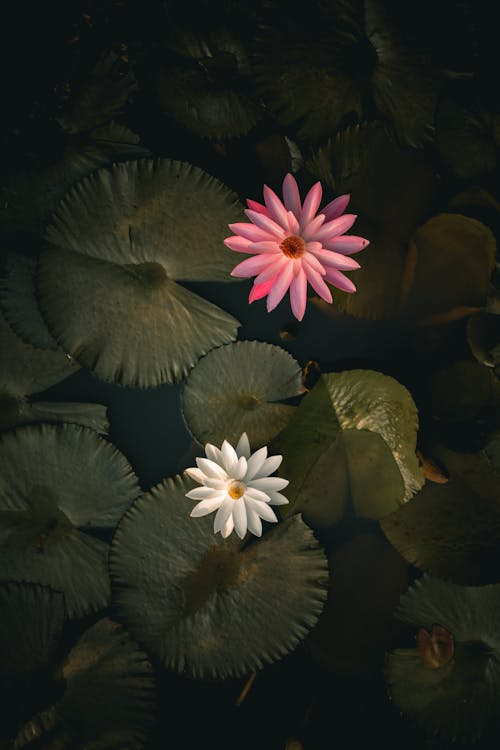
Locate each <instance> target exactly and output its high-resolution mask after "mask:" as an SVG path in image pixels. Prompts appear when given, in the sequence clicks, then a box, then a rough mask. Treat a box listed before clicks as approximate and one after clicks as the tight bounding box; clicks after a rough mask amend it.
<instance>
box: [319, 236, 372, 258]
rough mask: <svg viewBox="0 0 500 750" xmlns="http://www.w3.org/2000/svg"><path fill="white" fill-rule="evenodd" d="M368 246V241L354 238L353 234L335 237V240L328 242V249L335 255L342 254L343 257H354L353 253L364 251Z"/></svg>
mask: <svg viewBox="0 0 500 750" xmlns="http://www.w3.org/2000/svg"><path fill="white" fill-rule="evenodd" d="M369 244H370V240H365V238H364V237H356V235H354V234H344V235H342V236H341V237H335V239H333V240H332V241H331V242H329V243H328V245H329V247H328V249H329V250H335V252H336V253H342V254H343V255H354V253H359V251H360V250H364V249H365V247H367V246H368V245H369Z"/></svg>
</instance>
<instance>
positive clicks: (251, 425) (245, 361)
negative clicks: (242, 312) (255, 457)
mask: <svg viewBox="0 0 500 750" xmlns="http://www.w3.org/2000/svg"><path fill="white" fill-rule="evenodd" d="M303 391H304V386H303V385H302V371H301V369H300V367H299V365H298V364H297V362H296V361H295V360H294V359H293V357H292V356H291V355H290V354H288V352H286V351H285V350H284V349H281V348H280V347H279V346H273V345H271V344H264V343H261V342H259V341H238V342H236V343H235V344H227V345H226V346H221V347H219V348H218V349H214V350H212V351H211V352H209V353H208V354H207V355H206V356H205V357H203V359H201V360H200V361H199V362H198V364H196V365H195V366H194V368H193V369H192V370H191V372H190V373H189V376H188V378H187V380H186V383H185V386H184V416H185V418H186V422H187V424H188V427H189V429H190V430H191V432H192V433H193V435H194V436H195V437H196V439H197V440H198V441H199V442H200V443H202V444H203V443H206V442H210V443H216V444H220V443H222V441H223V440H228V441H229V442H230V443H236V442H237V441H238V439H239V437H240V435H241V433H242V432H246V433H247V434H248V436H249V439H250V441H251V443H252V445H255V446H259V445H264V444H266V443H268V442H269V441H270V440H271V439H272V438H273V437H275V435H277V433H278V432H280V431H281V430H282V429H283V428H284V427H285V425H286V424H287V423H288V421H289V419H290V417H291V416H292V414H293V411H294V408H295V407H293V406H291V405H290V404H284V403H280V402H282V401H285V400H286V399H288V398H292V397H293V396H298V395H299V394H300V393H303Z"/></svg>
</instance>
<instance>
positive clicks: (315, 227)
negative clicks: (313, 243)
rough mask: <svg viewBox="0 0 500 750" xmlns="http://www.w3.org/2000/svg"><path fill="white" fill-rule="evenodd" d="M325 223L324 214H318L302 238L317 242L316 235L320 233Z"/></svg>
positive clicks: (305, 229)
mask: <svg viewBox="0 0 500 750" xmlns="http://www.w3.org/2000/svg"><path fill="white" fill-rule="evenodd" d="M324 221H325V216H324V214H318V215H317V216H315V217H314V219H313V220H312V221H310V222H309V224H308V225H307V226H306V227H305V228H304V230H303V231H302V237H303V238H304V239H305V240H315V239H316V235H317V233H318V231H319V228H320V227H321V225H322V224H323V222H324Z"/></svg>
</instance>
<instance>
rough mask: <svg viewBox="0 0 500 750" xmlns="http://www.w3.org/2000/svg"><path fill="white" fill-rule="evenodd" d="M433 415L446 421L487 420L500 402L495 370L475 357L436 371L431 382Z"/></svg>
mask: <svg viewBox="0 0 500 750" xmlns="http://www.w3.org/2000/svg"><path fill="white" fill-rule="evenodd" d="M429 396H430V399H429V400H430V404H429V406H430V409H431V412H432V415H433V416H434V417H436V418H437V419H439V420H442V421H446V422H451V423H453V422H467V421H471V420H476V419H480V420H484V419H485V418H487V417H488V413H490V412H491V411H493V409H494V408H495V402H496V403H498V404H500V386H499V384H498V382H497V381H496V379H495V377H494V375H493V373H492V371H491V370H490V369H489V368H487V367H485V366H484V365H481V364H479V362H476V361H475V360H466V359H464V360H459V361H457V362H453V364H451V365H449V366H447V367H443V368H441V369H440V370H438V371H437V372H436V374H435V375H434V377H433V378H432V380H431V382H430V393H429Z"/></svg>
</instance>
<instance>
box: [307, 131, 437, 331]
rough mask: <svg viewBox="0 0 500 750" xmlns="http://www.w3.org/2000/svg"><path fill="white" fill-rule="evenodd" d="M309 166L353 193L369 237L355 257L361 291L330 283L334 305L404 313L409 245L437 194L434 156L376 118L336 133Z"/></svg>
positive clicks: (361, 230) (360, 225)
mask: <svg viewBox="0 0 500 750" xmlns="http://www.w3.org/2000/svg"><path fill="white" fill-rule="evenodd" d="M306 168H307V169H308V171H309V172H311V173H312V174H313V175H314V176H316V177H317V178H318V179H320V180H321V181H322V182H326V184H327V185H329V186H330V187H331V188H332V189H333V190H334V191H335V193H336V194H344V193H350V194H351V202H350V204H349V211H352V212H353V213H355V214H357V215H358V219H356V224H355V231H356V234H358V235H360V236H361V237H366V238H367V239H368V240H369V241H370V244H369V245H368V246H367V248H366V249H365V250H363V252H362V253H361V254H360V255H359V258H358V259H359V262H360V264H361V269H360V270H359V271H357V274H356V285H357V291H356V293H355V294H346V293H345V292H342V291H340V290H336V289H333V290H332V294H333V296H334V303H335V306H336V307H337V308H338V309H340V310H342V311H344V312H346V313H349V314H350V315H355V316H357V317H361V318H369V319H374V320H382V319H390V318H393V317H395V316H396V315H399V313H400V310H401V308H402V306H403V304H404V302H405V296H406V295H407V286H408V283H409V281H410V282H411V280H412V269H413V257H412V254H411V252H410V251H409V248H408V243H409V240H410V238H411V236H412V234H413V232H414V231H415V229H417V227H418V226H419V224H420V223H421V222H422V220H423V219H424V217H425V216H426V215H428V213H429V211H430V210H431V209H432V206H433V203H434V199H435V194H436V189H437V181H436V177H435V175H434V170H433V168H432V166H431V164H430V162H429V161H428V159H427V158H426V157H425V156H423V155H422V154H421V153H419V152H415V151H409V150H405V149H402V148H401V147H400V146H398V145H397V144H396V143H395V142H394V141H393V140H392V139H391V137H390V135H389V133H388V131H387V128H386V126H385V125H383V124H382V123H380V122H373V123H365V124H362V125H358V126H354V127H349V128H347V129H346V130H343V131H342V132H340V133H339V134H337V136H335V138H333V139H331V140H330V141H328V143H327V144H326V146H324V147H322V148H321V149H319V150H318V151H316V152H315V154H313V156H312V157H311V158H310V159H309V161H308V162H306ZM401 184H404V185H405V190H404V194H403V195H402V194H401V190H400V186H401ZM357 257H358V256H357Z"/></svg>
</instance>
